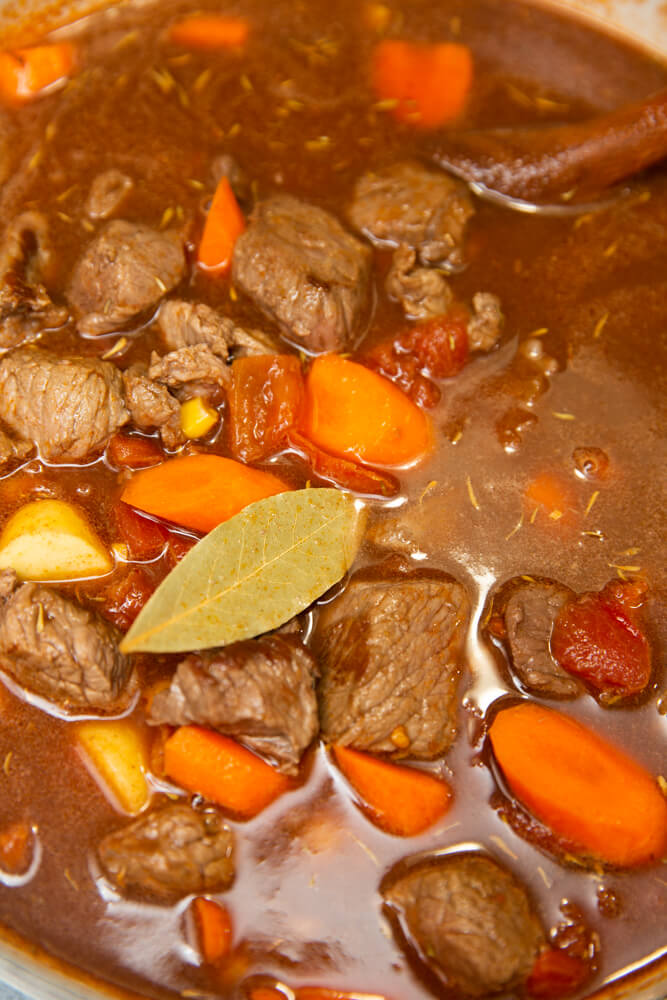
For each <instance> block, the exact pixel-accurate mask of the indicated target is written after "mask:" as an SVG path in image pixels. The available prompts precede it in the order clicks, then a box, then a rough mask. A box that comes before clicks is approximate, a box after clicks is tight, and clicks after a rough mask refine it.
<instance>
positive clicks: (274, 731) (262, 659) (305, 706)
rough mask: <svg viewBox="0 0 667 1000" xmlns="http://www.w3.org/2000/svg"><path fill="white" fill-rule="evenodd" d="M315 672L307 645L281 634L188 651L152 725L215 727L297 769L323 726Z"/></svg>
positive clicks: (153, 711)
mask: <svg viewBox="0 0 667 1000" xmlns="http://www.w3.org/2000/svg"><path fill="white" fill-rule="evenodd" d="M315 669H316V667H315V661H314V659H313V657H312V656H311V654H310V653H309V652H308V650H307V649H306V648H305V646H303V645H302V644H301V643H300V642H299V641H298V640H296V639H290V638H286V637H285V638H283V637H282V636H278V635H269V636H263V637H261V638H259V639H249V640H247V641H246V642H235V643H232V645H230V646H226V647H225V648H224V649H220V650H217V651H216V652H214V653H206V654H196V655H194V656H188V657H187V658H186V659H185V660H183V661H182V662H181V663H180V664H179V666H178V669H177V671H176V674H175V676H174V678H173V680H172V682H171V685H170V687H169V688H167V689H166V690H164V691H161V692H159V693H158V694H156V695H155V697H154V698H153V701H152V703H151V708H150V717H149V722H151V723H152V724H154V725H156V724H160V723H168V724H169V725H171V726H182V725H188V724H189V723H197V724H198V725H202V726H209V727H211V728H212V729H217V730H218V731H219V732H221V733H225V734H226V735H228V736H234V737H237V738H238V739H239V740H241V742H243V743H245V744H246V745H247V746H249V747H250V748H251V749H253V750H256V751H257V752H258V753H260V754H262V756H264V757H267V758H269V759H270V760H271V761H273V762H274V763H275V764H276V765H277V766H278V767H279V769H280V770H281V771H285V772H286V773H287V774H296V772H297V770H298V767H299V761H300V760H301V756H302V754H303V752H304V750H305V749H306V747H307V746H308V744H309V743H311V742H312V740H313V739H314V738H315V736H316V735H317V731H318V718H317V702H316V699H315V689H314V676H315Z"/></svg>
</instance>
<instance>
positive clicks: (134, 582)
mask: <svg viewBox="0 0 667 1000" xmlns="http://www.w3.org/2000/svg"><path fill="white" fill-rule="evenodd" d="M154 590H155V586H154V584H153V583H152V581H151V580H150V578H149V576H148V574H147V573H146V571H145V570H144V569H142V568H141V566H132V567H131V568H129V569H128V570H127V572H125V573H124V574H123V575H122V576H119V577H118V578H117V579H115V580H113V581H112V582H111V583H110V584H109V585H108V586H107V587H106V588H105V591H104V603H103V605H102V607H101V611H102V614H103V615H104V616H105V618H108V619H109V621H111V622H113V624H114V625H116V626H117V627H118V628H119V629H121V630H122V631H124V632H125V631H127V629H129V627H130V625H131V624H132V623H133V621H134V620H135V618H136V617H137V616H138V614H139V612H140V611H141V610H142V608H143V606H144V604H146V602H147V601H148V598H149V597H151V595H152V593H153V591H154Z"/></svg>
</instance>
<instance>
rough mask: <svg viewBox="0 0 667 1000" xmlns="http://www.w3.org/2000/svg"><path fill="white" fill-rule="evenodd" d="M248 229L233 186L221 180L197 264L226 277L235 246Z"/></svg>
mask: <svg viewBox="0 0 667 1000" xmlns="http://www.w3.org/2000/svg"><path fill="white" fill-rule="evenodd" d="M244 229H245V219H244V218H243V212H242V211H241V209H240V208H239V203H238V202H237V200H236V197H235V195H234V192H233V191H232V186H231V184H230V183H229V181H228V180H227V178H226V177H222V178H221V179H220V181H219V183H218V186H217V188H216V189H215V194H214V195H213V201H212V202H211V207H210V208H209V210H208V215H207V216H206V222H205V224H204V232H203V233H202V237H201V240H200V243H199V250H198V251H197V263H198V264H199V266H200V267H201V268H203V269H204V270H205V271H209V272H210V273H211V274H226V273H227V271H229V268H230V267H231V264H232V253H233V252H234V244H235V243H236V241H237V239H238V238H239V236H240V235H241V233H242V232H243V230H244Z"/></svg>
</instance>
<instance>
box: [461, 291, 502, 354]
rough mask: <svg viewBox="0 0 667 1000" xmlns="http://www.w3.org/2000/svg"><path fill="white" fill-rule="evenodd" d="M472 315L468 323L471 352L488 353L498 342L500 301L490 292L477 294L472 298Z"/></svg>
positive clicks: (500, 315)
mask: <svg viewBox="0 0 667 1000" xmlns="http://www.w3.org/2000/svg"><path fill="white" fill-rule="evenodd" d="M472 308H473V315H472V316H471V318H470V320H469V322H468V344H469V346H470V350H471V351H490V350H491V349H492V348H493V347H495V346H496V344H497V343H498V341H499V340H500V334H501V332H502V328H503V313H502V310H501V308H500V299H499V298H498V296H497V295H492V294H491V292H477V294H476V295H473V297H472Z"/></svg>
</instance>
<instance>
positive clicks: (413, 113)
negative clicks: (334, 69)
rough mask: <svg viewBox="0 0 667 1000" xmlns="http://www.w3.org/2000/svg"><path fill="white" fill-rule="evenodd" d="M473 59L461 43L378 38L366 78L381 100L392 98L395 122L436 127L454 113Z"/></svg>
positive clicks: (458, 111)
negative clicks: (369, 75) (380, 40)
mask: <svg viewBox="0 0 667 1000" xmlns="http://www.w3.org/2000/svg"><path fill="white" fill-rule="evenodd" d="M472 78H473V61H472V55H471V52H470V49H469V48H468V47H467V45H461V44H459V43H457V42H441V43H438V44H431V45H429V44H418V43H415V42H404V41H400V40H398V39H385V40H384V41H382V42H379V43H378V44H377V45H376V47H375V51H374V53H373V61H372V67H371V83H372V86H373V90H374V91H375V94H376V95H377V97H378V98H379V99H380V100H381V101H396V102H397V104H396V106H395V107H394V108H393V109H392V113H393V115H394V117H395V118H396V119H398V121H400V122H405V123H408V124H412V125H416V126H418V127H421V128H438V127H439V126H440V125H444V124H445V123H446V122H450V121H453V119H455V118H458V116H459V115H460V114H461V113H462V111H463V109H464V108H465V103H466V99H467V97H468V93H469V91H470V87H471V85H472Z"/></svg>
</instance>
